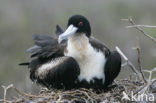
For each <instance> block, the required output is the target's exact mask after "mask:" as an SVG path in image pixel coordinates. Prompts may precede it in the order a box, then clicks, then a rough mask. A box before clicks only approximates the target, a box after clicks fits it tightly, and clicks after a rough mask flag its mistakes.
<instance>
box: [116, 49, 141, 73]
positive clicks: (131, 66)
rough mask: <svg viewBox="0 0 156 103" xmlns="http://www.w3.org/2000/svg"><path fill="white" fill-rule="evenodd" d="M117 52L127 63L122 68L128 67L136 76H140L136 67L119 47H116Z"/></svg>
mask: <svg viewBox="0 0 156 103" xmlns="http://www.w3.org/2000/svg"><path fill="white" fill-rule="evenodd" d="M115 48H116V50H117V51H118V52H119V54H120V55H121V56H122V57H123V59H124V60H125V61H126V62H125V63H124V64H123V65H122V66H125V65H128V66H129V67H130V68H131V69H132V71H133V72H134V73H136V74H139V72H138V71H137V69H136V68H135V66H134V65H133V64H132V62H131V61H130V60H129V59H128V58H127V57H126V55H125V54H124V53H123V52H122V51H121V50H120V48H119V47H118V46H116V47H115Z"/></svg>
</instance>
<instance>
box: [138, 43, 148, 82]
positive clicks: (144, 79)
mask: <svg viewBox="0 0 156 103" xmlns="http://www.w3.org/2000/svg"><path fill="white" fill-rule="evenodd" d="M136 50H137V52H138V65H139V72H140V74H141V77H142V79H143V81H144V83H147V80H146V78H145V75H144V73H143V72H142V66H141V56H140V48H139V43H138V42H137V44H136Z"/></svg>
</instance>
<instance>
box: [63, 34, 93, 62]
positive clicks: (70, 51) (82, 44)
mask: <svg viewBox="0 0 156 103" xmlns="http://www.w3.org/2000/svg"><path fill="white" fill-rule="evenodd" d="M89 46H90V45H89V38H88V37H86V35H85V34H76V35H74V36H71V37H70V38H69V39H68V44H67V48H66V50H67V52H66V53H65V55H66V56H71V57H74V58H75V59H80V60H82V59H85V58H86V54H87V52H88V48H89Z"/></svg>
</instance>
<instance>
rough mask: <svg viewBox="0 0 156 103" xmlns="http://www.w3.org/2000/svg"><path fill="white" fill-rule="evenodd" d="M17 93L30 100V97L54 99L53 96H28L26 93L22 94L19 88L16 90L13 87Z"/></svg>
mask: <svg viewBox="0 0 156 103" xmlns="http://www.w3.org/2000/svg"><path fill="white" fill-rule="evenodd" d="M12 88H13V89H14V90H15V91H16V93H17V94H19V95H21V96H24V97H28V98H30V97H34V98H52V96H37V95H32V94H26V93H22V92H20V91H19V90H18V89H17V88H15V87H12Z"/></svg>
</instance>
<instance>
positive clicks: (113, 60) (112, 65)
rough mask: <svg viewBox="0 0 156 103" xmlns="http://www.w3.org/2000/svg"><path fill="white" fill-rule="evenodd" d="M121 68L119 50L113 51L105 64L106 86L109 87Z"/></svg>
mask: <svg viewBox="0 0 156 103" xmlns="http://www.w3.org/2000/svg"><path fill="white" fill-rule="evenodd" d="M120 69H121V56H120V54H119V53H118V52H117V51H112V52H111V53H110V55H109V56H108V59H107V62H106V64H105V84H104V85H105V86H104V87H108V85H110V84H111V83H112V82H113V81H114V79H115V78H116V77H117V76H118V74H119V72H120Z"/></svg>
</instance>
